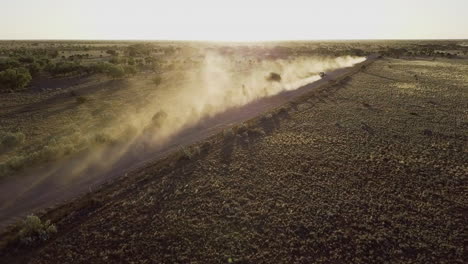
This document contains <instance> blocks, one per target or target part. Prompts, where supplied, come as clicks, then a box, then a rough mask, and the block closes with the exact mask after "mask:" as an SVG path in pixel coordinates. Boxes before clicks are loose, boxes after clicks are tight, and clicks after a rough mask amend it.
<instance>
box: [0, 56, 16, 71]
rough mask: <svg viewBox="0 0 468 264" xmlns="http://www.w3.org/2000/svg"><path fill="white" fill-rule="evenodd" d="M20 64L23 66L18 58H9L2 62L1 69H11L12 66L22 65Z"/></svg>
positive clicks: (0, 63)
mask: <svg viewBox="0 0 468 264" xmlns="http://www.w3.org/2000/svg"><path fill="white" fill-rule="evenodd" d="M20 66H21V64H20V63H19V61H18V60H15V59H8V60H6V61H2V62H0V71H4V70H7V69H11V68H17V67H20Z"/></svg>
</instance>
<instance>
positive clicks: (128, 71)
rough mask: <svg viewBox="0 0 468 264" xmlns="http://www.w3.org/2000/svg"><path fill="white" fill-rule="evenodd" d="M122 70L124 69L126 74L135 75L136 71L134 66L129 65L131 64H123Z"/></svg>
mask: <svg viewBox="0 0 468 264" xmlns="http://www.w3.org/2000/svg"><path fill="white" fill-rule="evenodd" d="M124 71H125V74H127V75H135V74H136V73H137V69H136V67H135V66H131V65H125V66H124Z"/></svg>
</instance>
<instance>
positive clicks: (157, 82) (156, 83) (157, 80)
mask: <svg viewBox="0 0 468 264" xmlns="http://www.w3.org/2000/svg"><path fill="white" fill-rule="evenodd" d="M153 83H154V84H155V85H156V86H158V85H160V84H161V77H159V76H156V77H154V78H153Z"/></svg>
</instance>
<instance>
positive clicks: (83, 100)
mask: <svg viewBox="0 0 468 264" xmlns="http://www.w3.org/2000/svg"><path fill="white" fill-rule="evenodd" d="M86 101H88V99H87V98H86V97H84V96H78V97H77V98H76V103H77V104H84V103H86Z"/></svg>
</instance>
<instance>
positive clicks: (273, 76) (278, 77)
mask: <svg viewBox="0 0 468 264" xmlns="http://www.w3.org/2000/svg"><path fill="white" fill-rule="evenodd" d="M266 79H267V81H270V82H280V81H281V75H279V74H278V73H276V72H270V75H268V76H267V78H266Z"/></svg>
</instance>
